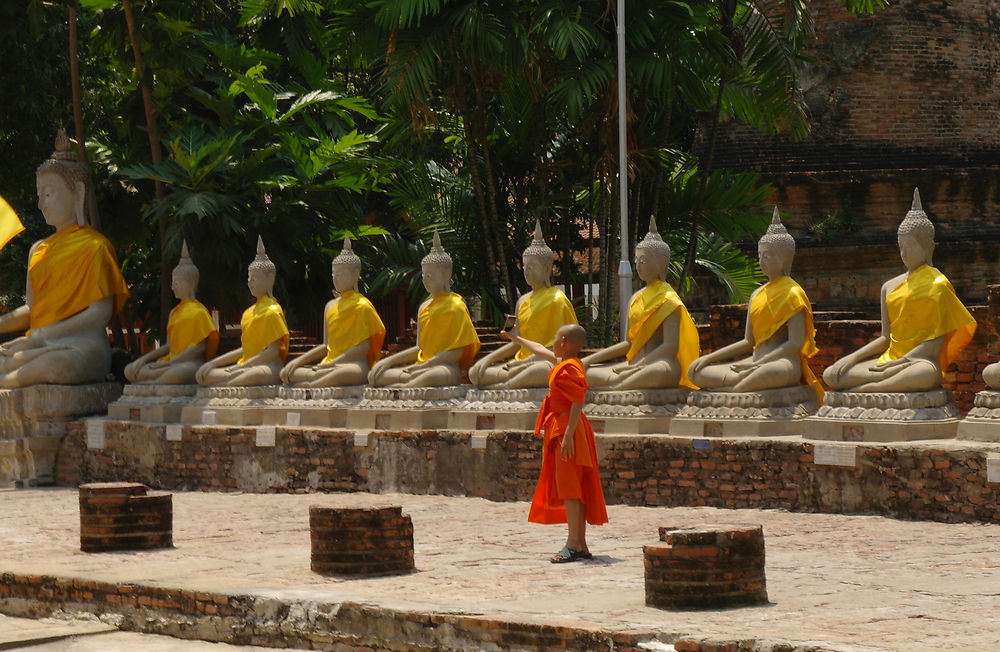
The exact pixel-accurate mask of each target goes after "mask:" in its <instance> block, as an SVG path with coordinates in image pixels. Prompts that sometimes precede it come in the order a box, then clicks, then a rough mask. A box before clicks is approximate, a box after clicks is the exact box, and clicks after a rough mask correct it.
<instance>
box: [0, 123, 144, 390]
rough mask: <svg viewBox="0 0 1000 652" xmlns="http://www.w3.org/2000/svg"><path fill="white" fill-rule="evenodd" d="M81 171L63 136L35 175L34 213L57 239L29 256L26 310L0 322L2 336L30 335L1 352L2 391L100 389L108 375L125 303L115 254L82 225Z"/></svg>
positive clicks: (45, 242)
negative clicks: (111, 335) (116, 320)
mask: <svg viewBox="0 0 1000 652" xmlns="http://www.w3.org/2000/svg"><path fill="white" fill-rule="evenodd" d="M85 179H86V169H85V168H84V166H83V165H81V164H79V163H78V162H77V161H76V155H75V154H74V153H73V152H72V151H71V145H70V141H69V139H68V138H67V137H66V132H65V131H62V130H60V132H59V136H58V137H57V139H56V151H55V152H54V153H53V154H52V157H51V158H49V159H48V160H47V161H45V162H44V163H42V165H41V166H40V167H39V168H38V175H37V181H38V208H39V209H40V210H41V211H42V215H43V216H44V217H45V222H46V223H47V224H49V225H50V226H53V227H55V229H56V232H55V233H54V234H53V235H51V236H49V237H48V238H45V239H44V240H40V241H38V242H36V243H35V244H34V245H33V246H32V248H31V252H30V253H29V255H28V282H27V288H26V292H25V299H26V302H25V305H23V306H21V307H19V308H17V309H15V310H13V311H11V312H9V313H7V314H5V315H3V316H0V332H2V333H9V332H11V331H17V330H22V329H28V332H27V333H26V335H25V336H23V337H19V338H17V339H15V340H12V341H10V342H8V343H7V344H5V345H4V346H3V347H0V386H3V387H8V388H10V387H24V386H27V385H36V384H42V383H45V384H62V385H67V384H77V383H92V382H100V381H103V380H104V379H105V377H106V376H107V374H108V372H109V371H110V370H111V346H110V344H109V342H108V335H107V325H108V321H109V320H110V319H111V317H112V316H113V315H114V314H115V313H116V312H117V311H118V309H119V308H120V307H121V305H122V304H123V303H124V302H125V300H126V299H127V298H128V295H129V291H128V287H127V286H126V285H125V279H124V278H122V274H121V270H120V269H119V268H118V261H117V260H116V258H115V252H114V249H113V248H112V246H111V243H110V242H108V240H107V238H105V237H104V236H103V235H101V234H100V233H98V232H97V231H95V230H94V229H92V228H91V227H89V226H85V225H84V220H83V202H84V197H85V195H86V185H85Z"/></svg>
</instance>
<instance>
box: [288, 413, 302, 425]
mask: <svg viewBox="0 0 1000 652" xmlns="http://www.w3.org/2000/svg"><path fill="white" fill-rule="evenodd" d="M301 423H302V413H301V412H287V413H286V414H285V425H286V426H298V425H299V424H301Z"/></svg>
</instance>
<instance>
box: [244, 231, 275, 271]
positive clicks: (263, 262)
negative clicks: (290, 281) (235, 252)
mask: <svg viewBox="0 0 1000 652" xmlns="http://www.w3.org/2000/svg"><path fill="white" fill-rule="evenodd" d="M255 269H256V270H260V271H262V272H265V273H267V274H270V275H272V276H273V275H275V274H277V272H278V270H277V268H276V267H275V266H274V263H273V262H271V259H270V258H268V257H267V250H265V249H264V239H263V238H262V237H261V236H260V234H258V235H257V255H256V256H255V257H254V259H253V261H252V262H251V263H250V266H249V270H255Z"/></svg>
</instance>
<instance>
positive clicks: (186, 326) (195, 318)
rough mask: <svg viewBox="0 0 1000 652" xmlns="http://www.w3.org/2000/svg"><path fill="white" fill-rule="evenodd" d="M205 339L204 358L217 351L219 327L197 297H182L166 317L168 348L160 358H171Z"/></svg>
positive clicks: (211, 355) (212, 355) (209, 357)
mask: <svg viewBox="0 0 1000 652" xmlns="http://www.w3.org/2000/svg"><path fill="white" fill-rule="evenodd" d="M203 340H204V341H205V359H206V360H211V359H212V358H214V357H215V354H216V353H218V351H219V329H218V328H216V327H215V322H214V321H212V316H211V315H210V314H208V309H207V308H205V306H204V305H203V304H202V303H201V301H198V300H197V299H184V300H183V301H181V302H180V303H178V304H177V305H176V306H174V309H173V310H171V311H170V317H169V318H168V319H167V343H168V344H169V345H170V350H169V352H168V353H167V355H165V356H163V357H162V358H160V360H164V361H166V360H173V359H174V358H176V357H177V356H179V355H180V354H181V353H184V352H185V351H187V350H188V349H189V348H191V347H192V346H194V345H195V344H198V343H199V342H201V341H203Z"/></svg>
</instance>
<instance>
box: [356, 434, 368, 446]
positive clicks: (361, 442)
mask: <svg viewBox="0 0 1000 652" xmlns="http://www.w3.org/2000/svg"><path fill="white" fill-rule="evenodd" d="M354 445H355V446H358V447H360V448H365V447H367V446H368V433H367V432H356V433H354Z"/></svg>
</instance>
